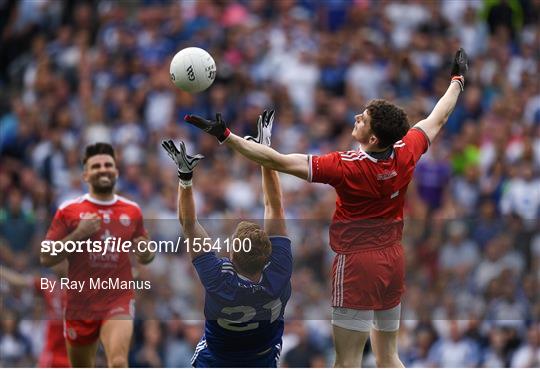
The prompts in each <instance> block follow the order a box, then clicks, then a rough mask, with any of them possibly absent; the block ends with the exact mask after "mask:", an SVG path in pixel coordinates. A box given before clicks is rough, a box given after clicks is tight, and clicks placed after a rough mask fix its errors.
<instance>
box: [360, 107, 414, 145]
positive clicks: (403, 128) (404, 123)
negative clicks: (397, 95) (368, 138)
mask: <svg viewBox="0 0 540 369" xmlns="http://www.w3.org/2000/svg"><path fill="white" fill-rule="evenodd" d="M366 110H367V111H368V113H369V116H370V118H371V130H372V131H373V133H374V134H375V136H376V137H377V138H378V139H379V144H378V146H379V147H380V148H381V149H384V148H387V147H388V146H390V145H393V144H394V143H395V142H396V141H399V140H401V139H402V138H403V136H405V134H406V133H407V131H408V130H409V120H408V119H407V114H406V113H405V112H404V111H403V109H401V108H400V107H397V106H396V105H394V104H391V103H389V102H388V101H386V100H382V99H378V100H371V101H370V102H369V104H368V106H367V107H366Z"/></svg>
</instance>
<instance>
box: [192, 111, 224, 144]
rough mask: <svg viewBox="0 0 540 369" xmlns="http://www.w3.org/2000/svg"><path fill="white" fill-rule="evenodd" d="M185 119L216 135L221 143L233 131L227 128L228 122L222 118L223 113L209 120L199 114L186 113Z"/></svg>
mask: <svg viewBox="0 0 540 369" xmlns="http://www.w3.org/2000/svg"><path fill="white" fill-rule="evenodd" d="M184 120H185V121H186V122H188V123H190V124H193V125H194V126H195V127H197V128H199V129H202V130H203V131H205V132H206V133H209V134H211V135H212V136H214V137H216V138H217V139H218V141H219V143H220V144H221V143H223V142H225V141H226V140H227V138H228V137H229V135H230V134H231V131H230V130H229V128H227V124H226V123H225V122H224V121H223V119H221V113H217V114H216V120H215V121H212V120H207V119H204V118H201V117H199V116H198V115H190V114H188V115H186V116H185V117H184Z"/></svg>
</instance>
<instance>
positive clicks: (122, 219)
mask: <svg viewBox="0 0 540 369" xmlns="http://www.w3.org/2000/svg"><path fill="white" fill-rule="evenodd" d="M120 224H122V225H123V226H124V227H129V225H130V224H131V218H130V217H129V215H127V214H120Z"/></svg>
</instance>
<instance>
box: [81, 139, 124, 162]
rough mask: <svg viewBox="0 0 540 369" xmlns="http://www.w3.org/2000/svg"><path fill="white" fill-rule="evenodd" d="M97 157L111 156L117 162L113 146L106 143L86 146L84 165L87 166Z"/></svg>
mask: <svg viewBox="0 0 540 369" xmlns="http://www.w3.org/2000/svg"><path fill="white" fill-rule="evenodd" d="M96 155H110V156H112V158H113V159H115V160H116V158H115V156H114V149H113V147H112V146H111V144H108V143H106V142H96V143H95V144H92V145H88V146H86V149H85V153H84V157H83V165H86V162H87V161H88V159H90V158H91V157H92V156H96Z"/></svg>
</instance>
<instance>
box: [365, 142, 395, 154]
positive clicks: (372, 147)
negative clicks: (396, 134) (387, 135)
mask: <svg viewBox="0 0 540 369" xmlns="http://www.w3.org/2000/svg"><path fill="white" fill-rule="evenodd" d="M360 147H361V148H362V150H364V151H365V152H367V153H370V152H385V151H387V150H388V149H389V148H388V147H386V148H384V149H381V148H380V147H378V146H377V145H370V144H367V145H363V144H360Z"/></svg>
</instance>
